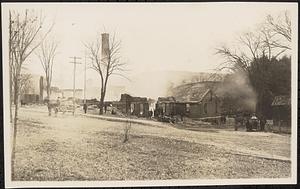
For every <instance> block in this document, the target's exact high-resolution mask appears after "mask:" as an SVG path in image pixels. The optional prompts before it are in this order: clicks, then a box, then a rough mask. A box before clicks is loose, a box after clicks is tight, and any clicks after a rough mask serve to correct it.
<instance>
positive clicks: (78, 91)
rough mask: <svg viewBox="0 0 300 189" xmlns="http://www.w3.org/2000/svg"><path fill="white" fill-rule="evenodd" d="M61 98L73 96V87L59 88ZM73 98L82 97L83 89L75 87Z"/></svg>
mask: <svg viewBox="0 0 300 189" xmlns="http://www.w3.org/2000/svg"><path fill="white" fill-rule="evenodd" d="M61 92H62V97H63V98H67V99H68V98H73V89H61ZM75 98H77V99H83V90H82V89H75Z"/></svg>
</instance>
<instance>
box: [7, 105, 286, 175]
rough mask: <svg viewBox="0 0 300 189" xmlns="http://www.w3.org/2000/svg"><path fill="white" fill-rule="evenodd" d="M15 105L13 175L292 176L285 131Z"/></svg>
mask: <svg viewBox="0 0 300 189" xmlns="http://www.w3.org/2000/svg"><path fill="white" fill-rule="evenodd" d="M125 125H126V123H122V122H113V121H105V120H100V119H93V118H87V117H83V116H76V117H73V116H71V115H70V114H66V115H62V114H59V115H58V116H57V117H48V115H47V113H46V112H38V111H36V112H34V111H28V110H26V109H24V108H21V109H20V123H19V127H18V136H17V148H16V165H15V171H16V172H15V173H16V174H15V178H13V180H22V181H27V180H40V181H54V180H57V181H59V180H148V179H210V178H285V177H290V174H291V173H290V172H291V163H290V161H289V158H290V135H279V134H274V133H260V132H257V133H254V132H252V133H247V132H244V131H236V132H234V131H231V130H228V129H227V130H226V129H224V130H222V129H208V128H203V129H199V128H198V129H191V128H185V127H183V126H174V125H173V126H172V125H169V124H161V123H158V124H157V126H155V125H152V126H150V125H140V124H132V127H131V129H130V133H129V141H128V142H126V143H123V137H124V127H125Z"/></svg>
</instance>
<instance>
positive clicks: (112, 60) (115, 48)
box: [85, 33, 128, 114]
mask: <svg viewBox="0 0 300 189" xmlns="http://www.w3.org/2000/svg"><path fill="white" fill-rule="evenodd" d="M101 39H102V44H101V42H100V41H101ZM101 39H100V37H98V38H97V39H96V41H95V42H92V43H90V44H86V45H85V46H86V48H87V50H88V52H89V58H90V59H91V60H92V65H91V68H92V69H94V70H95V71H97V73H98V74H99V76H100V79H101V92H100V104H99V106H100V111H99V114H103V107H104V99H105V94H106V88H107V85H108V81H109V78H110V77H111V76H112V75H118V76H121V77H124V78H126V79H128V78H127V77H126V76H125V75H123V74H122V72H124V71H126V70H125V66H126V63H125V62H122V61H121V55H120V50H121V41H120V40H117V39H116V37H115V34H114V35H113V37H112V38H110V37H109V34H108V33H103V34H101ZM100 51H101V54H100Z"/></svg>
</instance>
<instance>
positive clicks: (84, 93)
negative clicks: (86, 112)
mask: <svg viewBox="0 0 300 189" xmlns="http://www.w3.org/2000/svg"><path fill="white" fill-rule="evenodd" d="M83 96H84V104H86V53H84V92H83Z"/></svg>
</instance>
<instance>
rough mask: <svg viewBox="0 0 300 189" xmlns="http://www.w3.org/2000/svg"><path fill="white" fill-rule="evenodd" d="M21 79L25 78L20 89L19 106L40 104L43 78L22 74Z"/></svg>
mask: <svg viewBox="0 0 300 189" xmlns="http://www.w3.org/2000/svg"><path fill="white" fill-rule="evenodd" d="M21 77H24V78H25V77H27V79H26V81H25V80H24V81H23V82H25V83H23V84H22V87H21V91H20V92H21V104H31V103H41V102H43V88H44V85H43V76H39V75H32V74H24V75H21Z"/></svg>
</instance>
